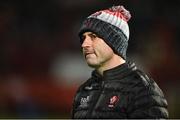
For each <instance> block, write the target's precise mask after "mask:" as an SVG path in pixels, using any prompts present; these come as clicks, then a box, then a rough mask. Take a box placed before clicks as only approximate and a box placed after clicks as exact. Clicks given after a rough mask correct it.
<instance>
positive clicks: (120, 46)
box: [79, 6, 131, 59]
mask: <svg viewBox="0 0 180 120" xmlns="http://www.w3.org/2000/svg"><path fill="white" fill-rule="evenodd" d="M130 18H131V14H130V13H129V11H127V10H126V9H125V8H124V7H123V6H113V7H111V8H109V9H106V10H100V11H97V12H95V13H94V14H92V15H90V16H88V17H87V18H86V19H85V21H84V22H83V25H82V27H81V29H80V32H79V36H81V35H82V34H83V33H84V32H87V31H91V32H94V33H95V34H97V35H98V36H99V37H101V38H103V40H104V41H105V42H106V43H107V44H108V45H109V46H110V47H111V48H112V49H113V50H114V52H115V53H117V54H118V55H120V56H121V57H122V58H124V59H126V51H127V47H128V40H129V26H128V23H127V22H128V20H129V19H130ZM80 38H81V37H80Z"/></svg>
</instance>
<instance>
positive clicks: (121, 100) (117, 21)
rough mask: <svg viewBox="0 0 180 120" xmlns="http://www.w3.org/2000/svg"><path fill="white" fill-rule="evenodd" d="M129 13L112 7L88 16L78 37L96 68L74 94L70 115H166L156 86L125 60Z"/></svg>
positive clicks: (166, 112)
mask: <svg viewBox="0 0 180 120" xmlns="http://www.w3.org/2000/svg"><path fill="white" fill-rule="evenodd" d="M130 17H131V15H130V13H129V12H128V11H127V10H126V9H125V8H124V7H123V6H113V7H112V8H110V9H107V10H101V11H98V12H96V13H94V14H92V15H90V16H89V17H88V18H87V19H85V21H84V22H83V25H82V27H81V29H80V32H79V36H80V40H81V45H82V50H83V54H84V57H85V60H86V62H87V64H88V65H89V66H90V67H93V68H95V70H94V71H93V72H92V76H91V78H90V79H88V80H87V81H86V82H85V83H84V84H82V85H81V86H80V87H79V89H78V91H77V94H76V96H75V99H74V104H73V110H72V118H77V119H80V118H111V119H112V118H168V111H167V101H166V99H165V98H164V95H163V92H162V91H161V89H160V88H159V87H158V85H157V84H156V83H155V82H154V81H153V80H152V79H150V78H149V77H148V76H147V75H146V74H144V73H143V72H141V71H140V70H138V69H137V68H136V66H135V64H134V63H130V62H126V50H127V47H128V39H129V27H128V24H127V21H128V20H129V19H130Z"/></svg>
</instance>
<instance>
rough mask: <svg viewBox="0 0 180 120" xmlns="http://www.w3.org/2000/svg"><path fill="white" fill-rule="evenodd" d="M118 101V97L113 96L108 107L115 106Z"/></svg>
mask: <svg viewBox="0 0 180 120" xmlns="http://www.w3.org/2000/svg"><path fill="white" fill-rule="evenodd" d="M118 101H119V97H118V96H116V95H114V96H112V97H111V98H110V101H109V104H108V107H110V108H113V107H114V106H115V104H116V103H117V102H118Z"/></svg>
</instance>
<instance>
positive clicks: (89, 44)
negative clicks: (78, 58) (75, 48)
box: [81, 37, 92, 48]
mask: <svg viewBox="0 0 180 120" xmlns="http://www.w3.org/2000/svg"><path fill="white" fill-rule="evenodd" d="M91 44H92V41H91V39H90V38H89V37H86V38H85V39H84V41H83V43H82V45H81V47H82V48H84V47H89V46H91Z"/></svg>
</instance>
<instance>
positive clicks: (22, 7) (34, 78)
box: [0, 0, 180, 118]
mask: <svg viewBox="0 0 180 120" xmlns="http://www.w3.org/2000/svg"><path fill="white" fill-rule="evenodd" d="M119 4H121V5H124V6H125V8H126V9H128V10H129V11H130V12H131V15H132V18H131V20H130V21H129V27H130V40H129V48H128V59H129V60H131V61H134V62H135V63H136V65H137V66H138V67H139V68H140V69H142V70H144V71H145V72H146V73H147V74H149V75H151V76H152V77H153V78H154V80H155V81H156V82H157V83H158V85H159V86H160V87H161V89H162V90H163V91H164V93H165V97H166V98H167V100H168V104H169V106H168V109H169V113H170V118H180V114H179V111H180V102H179V101H180V96H179V91H180V85H179V83H180V82H179V80H180V67H179V66H180V65H179V60H180V41H179V39H180V22H179V21H180V7H179V5H180V4H179V1H178V0H173V1H163V0H124V1H123V0H65V1H64V0H61V1H60V0H43V1H40V0H39V1H38V0H1V1H0V118H70V112H71V104H72V101H73V96H74V94H75V92H76V90H77V87H78V86H79V85H80V84H81V83H82V82H83V81H85V80H86V79H87V78H88V77H89V76H90V71H91V70H92V69H90V68H88V66H87V65H86V63H85V61H84V59H83V56H82V55H81V49H80V43H79V39H78V37H77V33H78V30H79V27H80V25H81V23H82V21H83V20H84V19H85V18H86V17H87V16H89V15H90V14H92V13H94V12H96V11H97V10H101V9H106V8H109V7H110V6H112V5H119Z"/></svg>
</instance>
